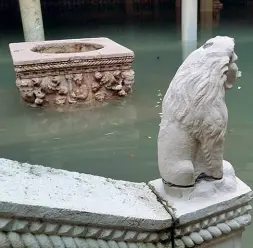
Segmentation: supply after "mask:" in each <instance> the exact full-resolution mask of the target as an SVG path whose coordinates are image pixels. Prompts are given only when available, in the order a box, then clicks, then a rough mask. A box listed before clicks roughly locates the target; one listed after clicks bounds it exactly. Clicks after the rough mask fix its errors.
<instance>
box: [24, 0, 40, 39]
mask: <svg viewBox="0 0 253 248" xmlns="http://www.w3.org/2000/svg"><path fill="white" fill-rule="evenodd" d="M19 6H20V13H21V18H22V24H23V31H24V36H25V40H26V41H42V40H44V39H45V37H44V27H43V20H42V14H41V6H40V0H19Z"/></svg>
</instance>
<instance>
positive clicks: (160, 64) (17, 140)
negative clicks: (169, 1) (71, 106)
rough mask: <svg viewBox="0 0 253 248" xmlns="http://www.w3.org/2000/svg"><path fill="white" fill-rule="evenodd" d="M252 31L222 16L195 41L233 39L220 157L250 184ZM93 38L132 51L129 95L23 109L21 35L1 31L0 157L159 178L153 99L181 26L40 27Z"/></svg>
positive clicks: (174, 64)
mask: <svg viewBox="0 0 253 248" xmlns="http://www.w3.org/2000/svg"><path fill="white" fill-rule="evenodd" d="M208 26H209V25H208ZM252 31H253V27H252V25H251V21H250V20H248V19H247V20H244V19H240V20H239V21H238V20H234V21H233V20H232V19H230V21H227V19H226V18H224V19H223V18H222V16H221V20H220V22H219V23H218V21H217V22H216V24H215V26H214V27H213V29H211V28H203V27H202V28H201V29H200V31H199V43H202V42H204V41H205V40H206V39H208V38H210V37H212V36H215V35H229V36H232V37H234V38H235V41H236V51H237V54H238V56H239V61H238V65H239V67H240V69H241V71H242V73H243V76H242V78H241V80H240V81H238V83H237V85H236V87H234V88H233V89H232V90H231V91H229V92H228V94H227V105H228V109H229V129H228V130H229V132H228V135H227V139H226V148H225V159H227V160H229V161H230V162H231V163H232V164H233V166H234V167H235V169H236V172H237V176H238V177H240V178H241V179H242V180H244V181H245V182H246V183H247V184H249V185H250V186H251V187H253V152H252V151H253V115H252V109H253V108H252V107H253V98H252V94H253V83H252V56H250V55H251V51H252V47H253V32H252ZM99 36H105V37H109V38H111V39H113V40H115V41H117V42H119V43H121V44H122V45H125V46H127V47H128V48H130V49H132V50H134V52H135V55H136V57H135V62H134V70H135V72H136V80H135V88H134V92H133V94H132V95H131V96H130V97H128V98H124V99H122V100H121V101H116V102H113V103H110V104H109V105H107V106H105V107H103V108H96V109H92V110H90V109H88V110H85V109H79V110H77V111H74V112H68V113H61V112H55V111H52V110H49V109H48V110H46V109H33V108H29V107H27V106H25V105H24V104H23V103H22V102H21V101H20V99H19V94H18V92H17V89H16V87H15V75H14V72H13V66H12V61H11V58H10V55H9V50H8V44H9V43H10V42H17V41H22V39H23V36H22V32H21V30H20V29H17V30H16V29H15V30H8V29H4V30H2V31H1V39H0V116H1V121H0V157H4V158H9V159H13V160H18V161H21V162H29V163H31V164H42V165H46V166H52V167H55V168H63V169H67V170H72V171H79V172H84V173H90V174H95V175H101V176H105V177H112V178H116V179H123V180H130V181H139V182H140V181H146V182H147V181H149V180H152V179H155V178H157V177H159V174H158V168H157V147H156V141H157V140H156V137H157V132H158V127H159V126H158V125H159V122H160V117H159V113H160V112H161V105H160V103H161V99H162V96H163V94H164V93H165V91H166V89H167V87H168V85H169V82H170V80H171V79H172V77H173V75H174V73H175V71H176V70H177V68H178V66H179V65H180V63H181V61H182V47H181V42H180V30H179V28H178V26H177V25H175V24H173V23H169V22H166V21H163V22H141V23H140V22H138V23H124V24H122V23H121V24H106V23H100V24H93V25H87V26H81V25H80V26H74V27H71V26H63V27H61V28H59V27H56V28H54V27H50V26H48V27H47V28H46V37H47V39H64V38H79V37H99ZM238 86H239V88H238ZM252 231H253V225H252V226H251V227H250V228H248V231H247V232H246V233H245V235H244V246H243V247H245V248H250V247H251V245H250V242H251V241H252V237H250V232H252Z"/></svg>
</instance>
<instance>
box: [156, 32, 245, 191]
mask: <svg viewBox="0 0 253 248" xmlns="http://www.w3.org/2000/svg"><path fill="white" fill-rule="evenodd" d="M234 47H235V43H234V39H232V38H230V37H226V36H222V37H221V36H217V37H215V38H212V39H210V40H208V41H207V42H206V43H205V44H204V45H202V46H201V47H199V48H198V49H197V50H195V51H194V52H192V53H191V54H190V55H189V56H188V57H187V58H186V60H185V61H184V62H183V63H182V65H181V66H180V67H179V69H178V71H177V73H176V75H175V76H174V77H173V79H172V81H171V83H170V85H169V88H168V90H167V92H166V94H165V97H164V99H163V108H162V120H161V124H160V130H159V135H158V165H159V170H160V174H161V177H162V179H163V180H164V182H165V183H167V184H168V185H171V186H172V187H182V188H183V187H193V186H194V184H195V183H196V181H199V180H202V179H209V180H219V179H221V178H222V176H223V168H222V165H223V164H222V163H223V162H222V161H223V150H224V137H225V133H226V129H227V122H228V111H227V106H226V103H225V92H226V90H227V89H230V88H232V86H233V83H234V82H235V80H236V79H237V78H238V77H240V72H239V71H238V67H237V65H236V60H237V55H236V53H235V49H234Z"/></svg>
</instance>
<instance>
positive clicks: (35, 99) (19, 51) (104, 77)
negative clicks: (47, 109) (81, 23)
mask: <svg viewBox="0 0 253 248" xmlns="http://www.w3.org/2000/svg"><path fill="white" fill-rule="evenodd" d="M10 50H11V54H12V58H13V64H14V68H15V72H16V77H17V80H16V86H17V87H18V89H19V91H20V95H21V97H22V98H23V100H24V101H25V102H26V103H27V104H29V105H31V106H35V107H37V106H44V105H49V106H54V105H56V106H69V105H75V104H78V103H82V104H86V105H87V104H88V105H94V104H95V103H97V102H104V101H106V100H110V99H115V98H119V97H124V96H127V95H128V94H130V93H131V92H132V88H133V84H134V71H133V70H132V69H131V65H132V62H133V59H134V53H133V52H132V51H131V50H129V49H128V48H125V47H123V46H121V45H119V44H118V43H116V42H114V41H112V40H110V39H107V38H91V39H74V40H73V39H71V40H56V41H44V42H25V43H13V44H10Z"/></svg>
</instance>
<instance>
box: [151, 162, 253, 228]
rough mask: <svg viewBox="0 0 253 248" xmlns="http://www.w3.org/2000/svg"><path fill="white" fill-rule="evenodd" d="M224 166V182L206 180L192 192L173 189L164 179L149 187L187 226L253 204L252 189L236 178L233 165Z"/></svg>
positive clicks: (191, 190) (192, 189)
mask: <svg viewBox="0 0 253 248" xmlns="http://www.w3.org/2000/svg"><path fill="white" fill-rule="evenodd" d="M223 167H224V169H223V172H224V176H223V179H221V180H217V181H205V180H203V181H200V182H198V183H197V184H196V185H195V187H194V188H190V189H181V188H171V187H169V186H167V185H164V184H163V182H162V180H161V179H157V180H154V181H151V182H149V185H150V186H151V188H152V189H153V190H154V192H156V194H157V195H159V196H160V197H161V198H162V199H163V200H164V201H165V202H167V205H168V207H170V208H172V209H174V210H175V217H176V218H177V219H178V220H179V223H180V224H181V225H183V224H185V223H189V222H192V221H195V220H198V219H201V218H204V217H205V216H208V215H212V214H217V213H219V212H222V211H224V212H226V211H228V209H230V208H235V207H237V206H241V205H245V204H248V203H249V202H250V201H251V199H252V196H253V194H252V191H251V189H250V187H248V186H247V185H246V184H245V183H243V182H242V181H241V180H240V179H238V178H237V177H236V176H235V173H234V169H233V167H232V165H231V164H230V163H229V162H227V161H224V162H223ZM232 216H233V214H232ZM214 222H215V221H214Z"/></svg>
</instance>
